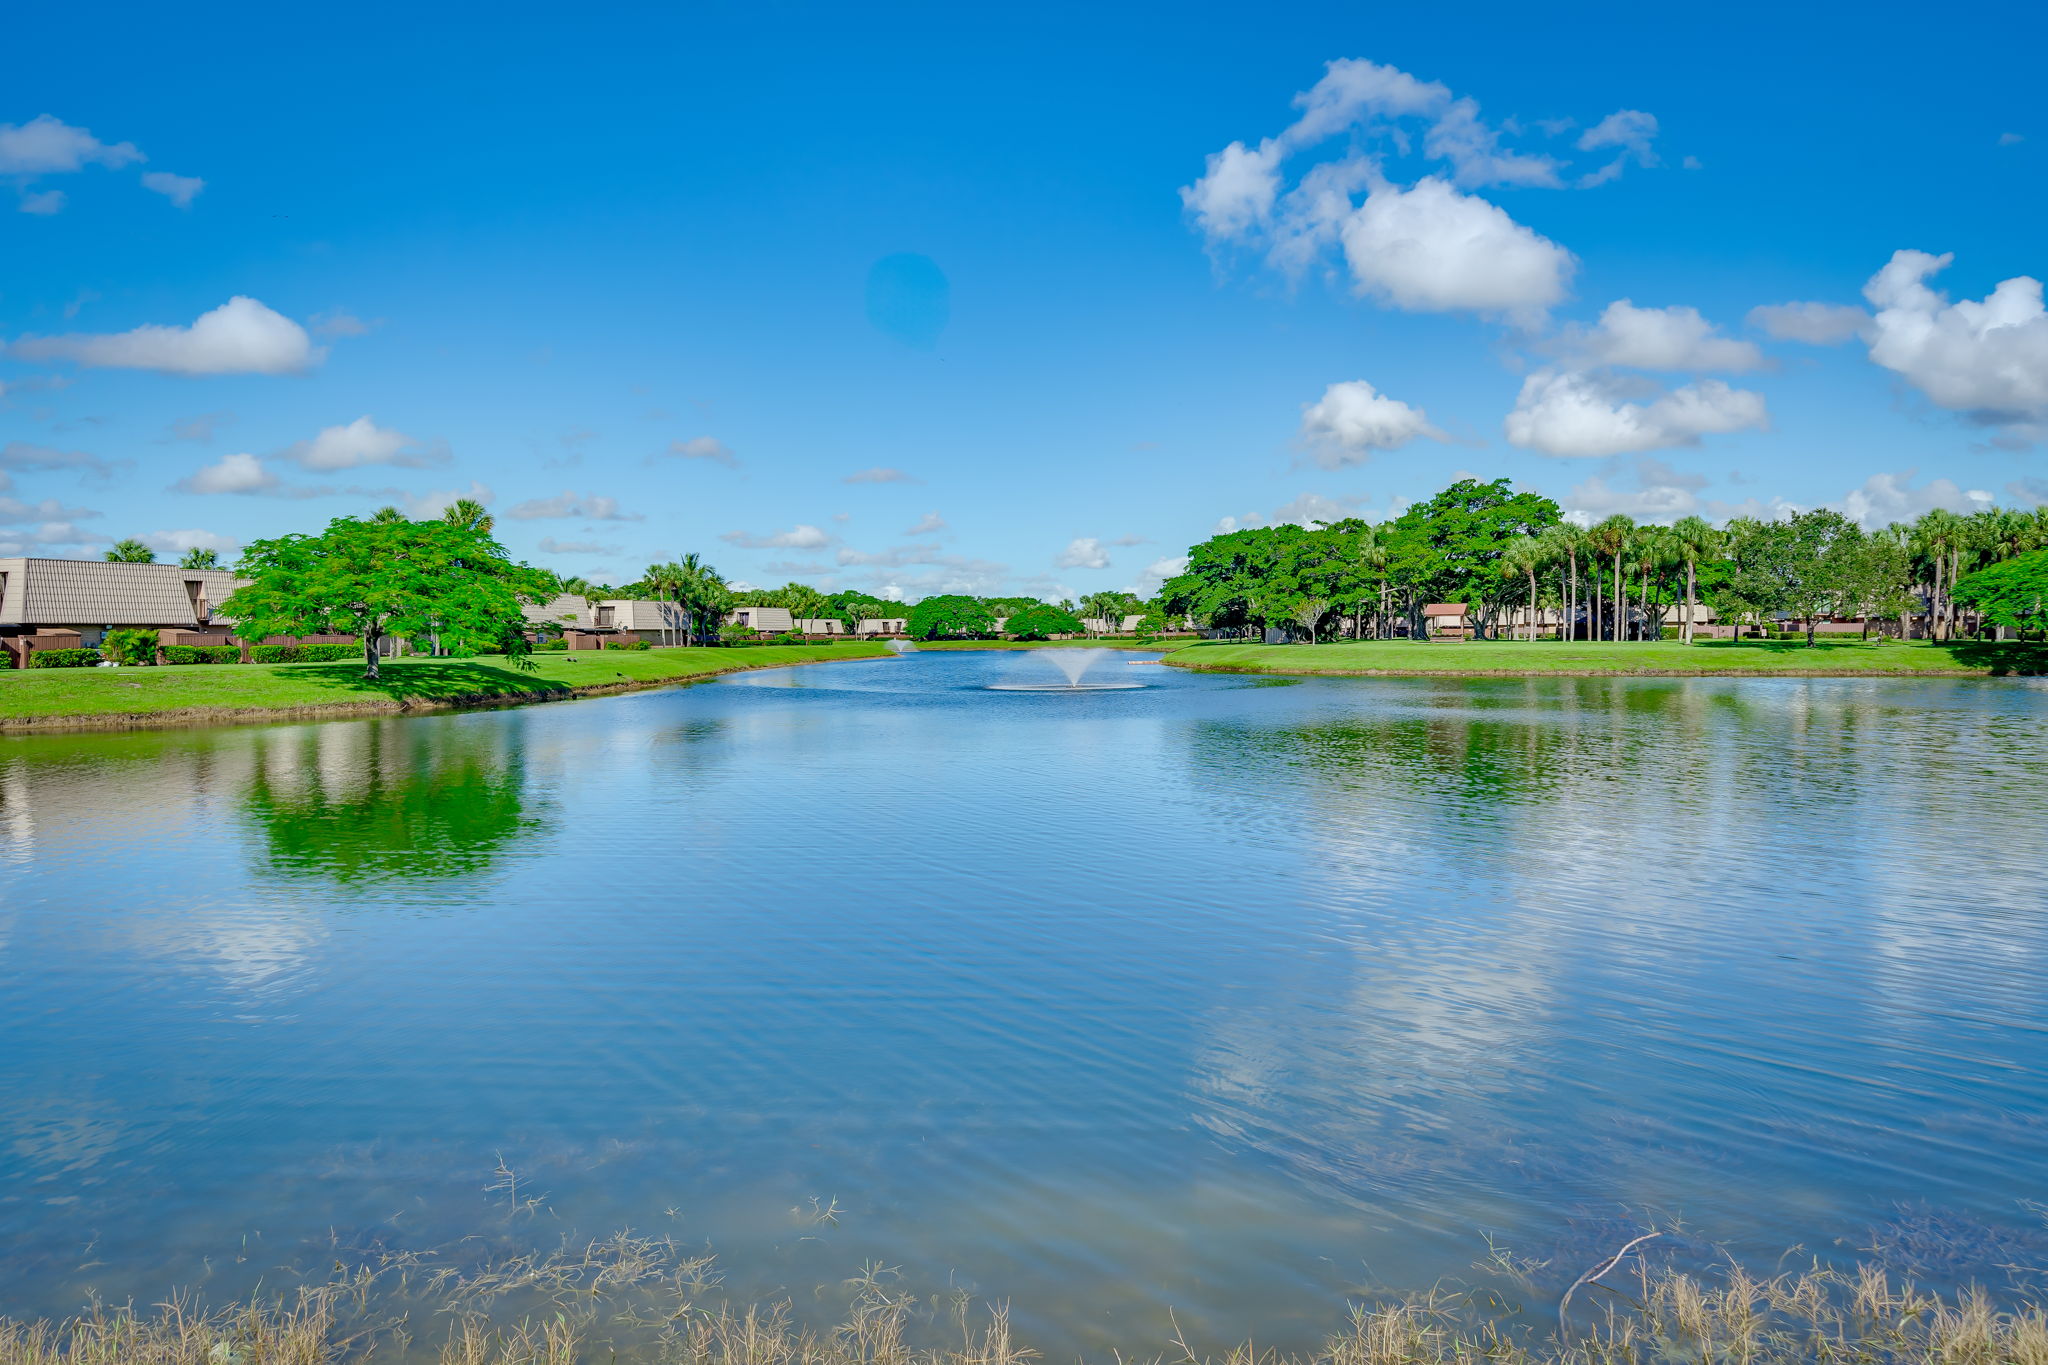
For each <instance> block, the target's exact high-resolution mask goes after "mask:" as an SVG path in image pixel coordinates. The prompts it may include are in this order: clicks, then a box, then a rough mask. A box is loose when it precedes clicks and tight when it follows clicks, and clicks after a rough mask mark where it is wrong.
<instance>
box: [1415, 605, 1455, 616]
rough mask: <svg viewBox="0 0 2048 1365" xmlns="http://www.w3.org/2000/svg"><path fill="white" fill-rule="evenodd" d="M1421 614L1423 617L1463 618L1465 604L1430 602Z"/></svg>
mask: <svg viewBox="0 0 2048 1365" xmlns="http://www.w3.org/2000/svg"><path fill="white" fill-rule="evenodd" d="M1422 614H1423V615H1424V616H1463V615H1464V614H1465V604H1464V603H1463V602H1432V603H1430V604H1429V605H1428V606H1426V607H1424V608H1423V609H1422Z"/></svg>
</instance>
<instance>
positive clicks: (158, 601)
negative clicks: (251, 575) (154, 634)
mask: <svg viewBox="0 0 2048 1365" xmlns="http://www.w3.org/2000/svg"><path fill="white" fill-rule="evenodd" d="M0 573H4V574H6V575H7V593H6V597H5V599H4V600H0V625H4V626H65V625H82V626H196V625H198V624H199V619H198V617H197V616H196V615H195V614H194V613H193V611H192V599H191V598H190V597H189V596H187V595H186V592H185V584H186V583H188V582H192V581H195V580H196V581H198V582H200V583H203V584H204V585H205V595H206V601H207V604H208V605H209V606H210V607H213V608H215V609H218V608H219V606H220V604H221V602H222V601H223V600H225V599H226V597H227V595H228V594H229V593H231V592H233V591H234V590H235V589H236V588H237V587H239V586H240V585H241V583H242V582H243V580H241V579H238V578H236V577H235V576H234V575H233V574H231V573H229V572H227V571H226V570H224V569H181V568H179V567H178V566H177V565H175V564H109V563H106V562H105V561H103V560H97V559H0ZM221 619H222V618H221V617H219V616H218V615H216V616H214V617H213V620H214V621H215V622H219V621H220V620H221Z"/></svg>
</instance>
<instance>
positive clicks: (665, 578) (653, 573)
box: [640, 564, 683, 644]
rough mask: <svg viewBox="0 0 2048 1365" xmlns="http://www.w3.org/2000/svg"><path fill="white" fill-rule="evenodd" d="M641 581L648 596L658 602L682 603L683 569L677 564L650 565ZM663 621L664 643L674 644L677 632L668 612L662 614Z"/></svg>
mask: <svg viewBox="0 0 2048 1365" xmlns="http://www.w3.org/2000/svg"><path fill="white" fill-rule="evenodd" d="M640 581H641V582H642V583H643V584H645V585H646V588H647V592H648V594H649V595H650V596H652V597H653V598H654V600H655V601H657V602H665V601H675V602H680V601H681V598H682V587H683V574H682V569H681V568H680V567H679V566H677V565H675V564H649V565H648V566H647V572H645V573H643V574H641V575H640ZM661 619H662V636H663V640H662V643H664V644H674V643H675V638H674V636H675V631H674V628H673V627H672V626H671V625H670V624H669V614H668V612H666V611H664V612H662V614H661Z"/></svg>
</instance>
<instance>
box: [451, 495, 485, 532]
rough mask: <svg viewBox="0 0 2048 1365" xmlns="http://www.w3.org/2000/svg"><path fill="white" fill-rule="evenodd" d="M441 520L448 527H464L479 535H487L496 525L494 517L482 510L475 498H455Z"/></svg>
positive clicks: (480, 504)
mask: <svg viewBox="0 0 2048 1365" xmlns="http://www.w3.org/2000/svg"><path fill="white" fill-rule="evenodd" d="M441 520H443V521H445V522H447V523H448V524H449V525H450V526H465V527H468V528H469V529H470V530H472V531H475V532H477V533H478V534H479V535H486V536H487V535H489V534H490V533H491V528H492V527H494V526H496V525H497V524H498V520H497V518H496V517H493V516H492V515H491V514H490V513H489V512H486V511H485V510H484V505H483V504H482V503H480V502H478V501H477V500H476V499H475V498H457V499H456V500H455V501H454V502H451V503H449V504H448V506H447V508H446V509H445V510H444V511H442V513H441Z"/></svg>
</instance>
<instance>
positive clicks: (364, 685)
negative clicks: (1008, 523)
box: [0, 644, 889, 733]
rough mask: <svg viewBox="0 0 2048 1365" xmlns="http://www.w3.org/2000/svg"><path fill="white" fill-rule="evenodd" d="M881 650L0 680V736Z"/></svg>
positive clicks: (623, 684) (582, 689)
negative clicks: (366, 672)
mask: <svg viewBox="0 0 2048 1365" xmlns="http://www.w3.org/2000/svg"><path fill="white" fill-rule="evenodd" d="M888 653H889V651H888V648H887V647H886V646H884V645H880V644H872V645H869V644H844V645H751V646H747V647H744V648H740V649H720V648H708V649H649V650H611V649H606V650H579V651H575V652H573V653H572V652H565V653H559V654H556V653H548V654H536V655H534V656H533V660H534V664H535V667H534V669H533V671H532V672H527V671H525V670H523V669H519V668H515V667H513V666H512V665H511V664H510V663H508V662H507V661H505V660H504V659H500V658H478V659H418V658H412V659H394V660H388V661H386V662H385V664H384V665H383V667H382V669H381V670H380V671H381V672H382V674H383V676H382V677H380V678H378V679H377V680H375V681H374V682H373V681H371V680H369V679H367V678H365V677H363V666H362V664H360V663H358V662H354V661H350V662H347V663H317V664H182V665H176V666H172V667H163V668H25V669H9V670H7V671H5V672H0V732H17V733H18V732H22V731H41V730H119V729H139V728H145V727H154V726H164V725H192V724H206V723H211V722H219V721H260V720H282V719H293V718H298V717H306V716H342V715H371V714H377V713H381V712H393V711H420V710H432V709H436V708H444V707H453V706H481V705H494V704H496V705H502V704H505V703H511V702H530V701H557V700H561V699H563V698H566V697H579V696H595V695H599V694H602V693H607V692H623V691H628V690H631V689H634V688H641V687H661V686H665V685H667V684H671V683H679V682H689V681H692V680H694V679H697V678H708V677H712V676H714V675H716V674H720V673H732V672H737V671H739V670H741V669H749V668H781V667H785V666H787V665H790V664H808V663H820V662H824V661H828V660H832V659H874V658H883V657H886V656H887V655H888Z"/></svg>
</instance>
